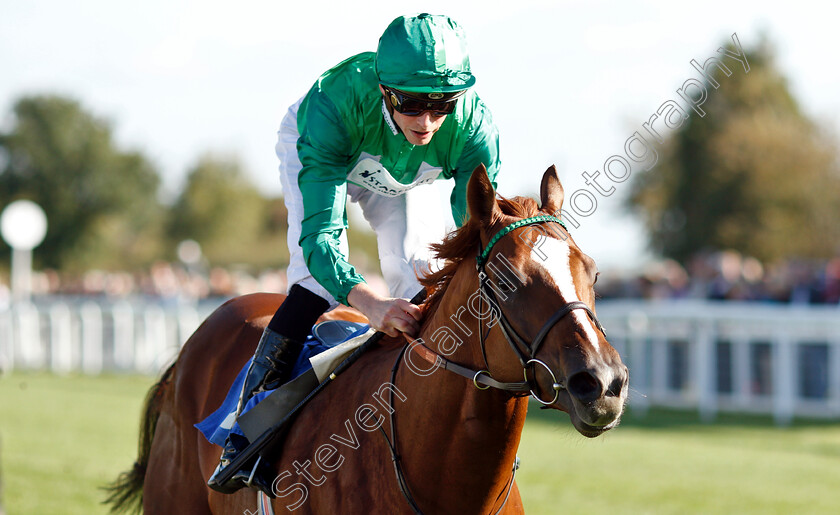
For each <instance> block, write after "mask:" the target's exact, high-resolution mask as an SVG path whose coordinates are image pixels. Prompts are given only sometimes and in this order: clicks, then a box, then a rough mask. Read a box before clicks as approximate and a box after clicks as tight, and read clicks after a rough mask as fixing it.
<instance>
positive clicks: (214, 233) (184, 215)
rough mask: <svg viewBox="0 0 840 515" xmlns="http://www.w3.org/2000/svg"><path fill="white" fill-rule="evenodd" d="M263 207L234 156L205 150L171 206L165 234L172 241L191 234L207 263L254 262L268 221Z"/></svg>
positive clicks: (264, 206) (263, 200) (264, 204)
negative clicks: (219, 154)
mask: <svg viewBox="0 0 840 515" xmlns="http://www.w3.org/2000/svg"><path fill="white" fill-rule="evenodd" d="M267 207H268V206H267V204H266V200H265V199H264V198H263V197H262V196H261V195H260V192H259V191H257V189H256V188H255V187H254V186H253V184H251V182H250V181H249V180H248V178H247V177H246V176H245V174H244V173H243V171H242V166H241V165H240V163H239V162H238V160H236V159H235V158H233V157H221V156H214V155H211V154H206V155H204V156H202V157H201V158H200V159H199V161H198V163H197V164H196V165H195V166H194V167H193V168H192V170H191V171H190V172H189V175H188V177H187V183H186V186H185V187H184V189H183V191H182V192H181V195H180V196H179V197H178V199H177V201H176V202H175V205H174V206H172V210H171V213H170V220H169V224H168V235H169V237H170V239H171V240H172V242H173V243H177V242H178V241H180V240H183V239H187V238H189V239H193V240H196V241H197V242H198V243H199V244H201V247H202V250H203V251H204V254H205V256H207V258H208V259H209V260H210V262H211V263H213V264H222V265H227V264H232V263H254V259H253V258H254V257H255V256H256V254H258V249H257V248H256V246H257V245H259V243H260V238H261V236H262V235H263V233H264V230H265V227H266V225H267V224H268V223H270V221H271V219H270V218H269V217H268V216H267V214H268V209H267ZM173 248H174V246H173Z"/></svg>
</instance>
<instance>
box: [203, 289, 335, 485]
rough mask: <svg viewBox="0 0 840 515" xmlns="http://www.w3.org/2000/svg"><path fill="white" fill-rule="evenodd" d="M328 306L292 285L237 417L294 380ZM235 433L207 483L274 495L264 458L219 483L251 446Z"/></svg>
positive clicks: (252, 367) (248, 376)
mask: <svg viewBox="0 0 840 515" xmlns="http://www.w3.org/2000/svg"><path fill="white" fill-rule="evenodd" d="M328 307H329V303H328V302H327V301H326V300H324V299H323V298H321V297H319V296H318V295H316V294H314V293H312V292H310V291H309V290H307V289H306V288H303V287H302V286H298V285H294V286H292V288H291V289H290V291H289V296H288V297H287V298H286V301H285V302H284V303H283V304H282V306H280V309H278V310H277V313H275V314H274V318H272V319H271V322H269V324H268V327H266V328H265V331H264V332H263V335H262V338H260V342H259V344H258V345H257V350H256V352H254V359H253V361H252V362H251V365H250V367H248V372H247V374H246V375H245V382H244V384H243V385H242V392H241V393H240V394H239V403H238V404H237V406H236V416H237V417H238V416H239V414H240V413H241V412H242V408H243V407H244V406H245V404H247V402H248V400H249V399H250V398H251V397H253V396H254V395H256V394H257V393H259V392H263V391H266V390H273V389H275V388H278V387H280V386H281V385H283V384H285V383H286V382H287V381H288V380H289V379H290V377H289V376H290V375H291V372H292V368H293V367H294V365H295V362H296V361H297V358H298V355H299V354H300V351H301V349H302V348H303V341H304V340H305V339H306V336H307V335H308V334H309V332H310V331H311V329H312V325H313V324H314V323H315V321H316V320H317V319H318V317H319V316H321V314H323V313H324V311H326V310H327V308H328ZM284 335H288V336H284ZM232 436H233V437H234V438H231V437H228V439H227V440H226V441H225V447H224V450H223V451H222V456H221V459H220V461H219V466H218V467H216V470H215V472H213V475H212V476H210V479H209V480H208V481H207V486H209V487H210V488H212V489H213V490H216V491H219V492H222V493H226V494H228V493H233V492H235V491H237V490H239V489H240V488H242V487H245V486H251V487H254V488H257V489H259V490H261V491H263V492H265V494H266V495H268V496H269V497H271V498H274V493H273V492H272V490H271V484H272V479H271V478H269V477H267V476H268V474H269V473H270V469H269V468H268V465H267V464H266V463H264V462H262V461H260V462H259V463H256V462H255V463H254V464H253V465H251V466H248V467H244V468H242V469H241V470H238V471H237V472H236V474H234V475H233V477H232V478H231V479H230V480H229V481H227V482H226V483H219V481H218V479H217V476H218V475H219V472H220V471H221V470H222V469H223V468H225V467H227V466H228V465H229V464H230V462H231V461H233V460H234V459H235V458H236V456H237V455H238V454H239V452H240V451H241V450H242V449H244V448H245V447H246V446H247V442H245V441H243V440H244V438H241V437H240V438H239V440H238V441H237V440H236V437H239V435H232Z"/></svg>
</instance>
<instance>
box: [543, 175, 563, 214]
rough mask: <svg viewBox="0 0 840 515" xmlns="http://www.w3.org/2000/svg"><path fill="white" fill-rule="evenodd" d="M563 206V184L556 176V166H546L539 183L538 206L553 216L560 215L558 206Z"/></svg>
mask: <svg viewBox="0 0 840 515" xmlns="http://www.w3.org/2000/svg"><path fill="white" fill-rule="evenodd" d="M562 206H563V185H562V184H560V178H559V177H557V168H556V167H555V166H554V165H551V166H549V167H548V170H546V171H545V173H544V174H543V178H542V184H540V208H541V209H542V210H543V211H546V212H548V213H550V214H552V215H553V216H560V208H561V207H562Z"/></svg>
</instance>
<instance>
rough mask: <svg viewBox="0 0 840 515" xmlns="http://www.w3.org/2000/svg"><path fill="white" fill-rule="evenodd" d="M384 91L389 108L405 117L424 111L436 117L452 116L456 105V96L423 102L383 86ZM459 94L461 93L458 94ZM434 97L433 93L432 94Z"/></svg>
mask: <svg viewBox="0 0 840 515" xmlns="http://www.w3.org/2000/svg"><path fill="white" fill-rule="evenodd" d="M383 89H385V96H386V98H387V99H388V102H390V104H391V107H393V108H394V110H395V111H396V112H398V113H400V114H404V115H405V116H417V115H419V114H421V113H424V112H426V111H429V112H432V113H434V114H435V115H437V116H444V115H447V114H452V112H454V111H455V106H456V105H457V104H458V97H459V96H460V94H458V95H451V94H449V95H443V94H441V93H438V94H439V95H441V97H442V98H444V100H432V99H429V100H425V99H421V98H417V97H412V96H408V95H406V94H405V93H403V92H402V91H399V90H396V89H391V88H387V87H385V86H383ZM459 93H461V92H459ZM432 95H434V93H432Z"/></svg>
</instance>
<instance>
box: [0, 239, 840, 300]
mask: <svg viewBox="0 0 840 515" xmlns="http://www.w3.org/2000/svg"><path fill="white" fill-rule="evenodd" d="M365 276H366V278H367V279H368V281H369V283H370V284H371V285H372V286H374V287H375V288H377V289H378V290H379V291H381V292H383V293H384V292H385V291H386V290H385V285H384V281H383V280H382V279H381V278H380V277H377V276H375V275H373V274H370V273H367V274H365ZM286 286H287V285H286V275H285V271H284V270H282V269H280V270H265V271H262V272H259V273H253V272H251V271H249V270H248V269H246V268H237V267H233V268H222V267H213V268H205V267H190V266H186V265H184V264H183V263H169V262H163V261H161V262H157V263H155V264H154V265H153V266H152V267H151V268H150V269H149V270H147V271H145V272H143V273H129V272H105V271H100V270H91V271H88V272H86V273H84V274H80V275H78V276H64V275H59V274H58V273H57V272H55V271H51V270H46V271H39V272H35V274H34V276H33V280H32V294H33V296H35V297H37V296H47V295H70V296H99V297H107V298H112V299H119V298H126V297H137V296H141V297H148V298H154V299H156V300H157V301H159V302H164V303H184V302H196V301H200V300H205V299H214V298H231V297H234V296H237V295H244V294H248V293H254V292H281V293H282V292H285V291H286ZM596 291H597V293H598V296H599V297H600V298H602V299H678V298H690V299H709V300H737V301H758V302H779V303H792V304H838V303H840V257H837V258H834V259H832V260H829V261H804V260H803V261H789V262H785V263H783V264H778V265H775V266H769V267H768V266H764V265H762V264H761V263H760V262H759V261H758V260H756V259H754V258H749V257H744V256H742V255H741V254H739V253H737V252H734V251H724V252H717V253H714V254H708V255H703V256H698V257H696V258H695V259H693V260H692V261H691V262H690V264H689V265H688V266H687V267H683V266H682V265H680V264H679V263H677V262H676V261H672V260H664V261H658V262H654V263H650V264H648V265H647V266H646V267H645V268H644V269H643V270H642V271H641V272H635V273H619V272H616V271H610V270H604V271H603V273H602V274H601V276H600V278H599V280H598V283H597V286H596ZM8 298H9V289H8V281H7V278H0V305H4V304H7V302H8Z"/></svg>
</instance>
